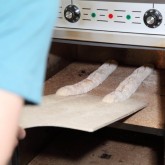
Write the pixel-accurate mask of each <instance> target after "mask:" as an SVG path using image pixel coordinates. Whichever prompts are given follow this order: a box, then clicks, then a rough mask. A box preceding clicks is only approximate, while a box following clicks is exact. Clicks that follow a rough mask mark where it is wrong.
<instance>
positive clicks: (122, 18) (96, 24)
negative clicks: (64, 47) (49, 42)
mask: <svg viewBox="0 0 165 165" xmlns="http://www.w3.org/2000/svg"><path fill="white" fill-rule="evenodd" d="M128 1H129V2H127V1H123V0H122V2H119V1H117V2H116V1H108V0H105V1H104V0H61V1H60V6H59V16H58V21H57V23H56V28H57V29H59V30H60V29H65V31H72V35H74V33H73V31H75V32H76V33H75V34H76V35H75V39H79V40H81V39H82V40H83V36H82V35H81V34H80V33H81V32H82V33H84V34H85V32H92V33H93V34H99V33H104V34H105V33H107V34H111V33H112V34H114V33H118V35H119V33H120V34H121V37H122V36H123V35H125V34H129V35H130V36H132V35H138V34H139V35H152V36H154V35H155V36H160V37H164V35H165V3H160V2H159V3H158V2H156V3H153V2H146V0H145V2H138V1H137V2H130V0H128ZM77 32H79V33H77ZM64 33H65V34H66V32H64ZM66 35H67V34H66ZM77 35H78V36H79V38H78V37H76V36H77ZM89 35H90V34H89ZM81 37H82V38H81ZM91 37H93V38H94V35H92V36H91ZM100 37H101V35H100ZM111 37H112V36H111ZM113 37H114V36H113ZM58 38H60V36H59V35H58ZM63 38H65V37H64V36H63ZM66 38H67V39H68V36H66ZM71 38H72V37H71ZM86 38H88V39H89V41H91V40H92V38H89V36H88V37H86ZM119 38H120V37H119ZM119 38H118V39H119ZM72 39H74V37H73V38H72ZM94 40H96V39H94ZM97 40H98V41H100V40H99V39H97ZM105 42H107V40H106V41H105ZM108 42H111V41H108ZM121 44H122V43H121Z"/></svg>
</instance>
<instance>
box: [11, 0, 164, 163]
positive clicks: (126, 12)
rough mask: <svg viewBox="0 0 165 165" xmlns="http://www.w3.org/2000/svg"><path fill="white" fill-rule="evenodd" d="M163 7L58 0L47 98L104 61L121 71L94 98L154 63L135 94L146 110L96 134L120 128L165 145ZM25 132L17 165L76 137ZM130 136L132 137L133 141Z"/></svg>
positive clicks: (147, 1)
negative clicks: (113, 62)
mask: <svg viewBox="0 0 165 165" xmlns="http://www.w3.org/2000/svg"><path fill="white" fill-rule="evenodd" d="M164 8H165V2H164V1H163V0H157V1H151V0H138V1H135V0H60V6H59V15H58V18H57V22H56V25H55V27H54V32H53V36H52V48H51V53H52V54H53V55H51V57H50V60H51V61H54V64H53V62H50V65H51V67H50V68H51V69H50V68H48V70H49V69H50V70H51V71H50V72H52V74H51V75H49V76H48V77H47V78H48V79H47V81H46V82H45V89H44V94H45V95H50V94H54V93H55V92H56V91H57V89H59V88H60V87H62V86H65V85H68V84H74V83H76V82H79V81H81V80H83V79H84V78H86V77H87V76H88V75H89V74H90V73H91V72H92V71H94V70H96V69H97V68H98V67H99V66H100V63H103V62H104V61H105V60H107V59H114V60H116V61H117V62H118V63H119V68H118V69H117V71H116V72H115V73H114V74H113V75H112V76H110V77H109V78H108V79H107V80H106V82H105V83H103V84H102V85H101V86H100V87H98V88H97V89H94V90H93V91H91V92H90V94H91V95H93V96H94V97H95V96H100V97H102V96H104V95H106V94H107V93H108V91H113V89H115V88H116V87H117V85H118V84H119V83H120V82H121V81H122V80H124V78H126V77H128V76H129V75H130V74H131V73H132V71H133V70H135V69H136V68H137V67H139V66H141V65H144V64H148V63H149V64H152V65H154V66H155V71H154V72H153V74H152V75H151V76H150V77H149V78H148V79H147V80H145V81H144V83H143V84H142V86H141V87H140V88H139V89H138V91H137V93H136V94H135V98H136V97H137V98H139V97H141V98H142V99H143V100H146V101H147V102H148V106H147V107H146V108H144V109H143V110H142V111H139V112H137V113H135V114H133V115H131V116H129V117H128V118H124V119H123V120H120V121H118V122H115V123H113V124H111V125H109V126H107V127H106V128H105V129H103V130H101V131H100V132H97V133H96V136H99V135H98V134H101V135H102V134H104V136H109V133H110V132H113V131H114V132H116V130H117V131H119V132H117V134H118V133H120V134H121V133H122V136H124V134H127V133H128V132H129V133H133V135H131V138H132V137H133V136H135V137H136V136H137V134H138V135H139V134H140V136H141V135H143V134H144V135H145V136H146V135H147V136H148V137H149V139H150V138H151V139H152V138H154V139H155V140H156V141H160V140H162V139H163V141H164V123H165V120H164V117H165V113H164V108H165V107H164V102H165V98H164V92H165V88H164V87H165V78H164V74H165V71H164V68H165V52H164V48H165V10H164ZM52 70H53V71H52ZM48 73H49V71H48ZM27 131H28V134H29V135H28V138H27V139H26V140H25V141H23V142H21V143H20V145H19V147H18V148H17V150H16V152H15V154H14V158H13V163H12V164H13V165H16V164H17V165H18V164H20V165H23V164H26V163H27V162H29V161H31V160H32V159H33V158H34V156H35V155H36V154H38V152H39V150H41V148H42V147H43V146H45V144H48V142H50V140H53V139H52V137H53V138H56V135H59V136H58V137H60V138H61V136H62V137H63V138H64V136H67V133H68V134H72V133H73V135H72V136H74V135H75V134H76V136H74V138H75V137H77V133H75V132H72V131H70V130H69V131H68V130H62V131H61V130H60V129H59V128H57V129H55V130H52V128H44V129H43V128H39V129H38V130H35V129H34V130H33V129H32V130H31V129H30V130H27ZM41 134H43V135H41ZM135 134H136V135H135ZM80 136H81V133H80ZM83 136H85V137H86V136H88V135H84V134H83ZM94 136H95V134H94ZM41 137H42V138H41ZM58 137H57V139H58V140H60V138H58ZM78 137H79V135H78ZM131 138H130V139H129V138H128V139H129V140H130V141H131ZM38 139H40V140H38ZM64 139H65V138H64ZM68 143H69V142H68ZM56 144H57V145H58V142H56ZM162 145H163V143H162ZM162 148H163V147H162ZM31 150H33V152H30V151H31ZM163 150H164V148H163ZM46 155H47V154H46ZM61 155H63V154H61ZM67 158H68V157H67ZM48 159H49V156H48ZM50 159H51V156H50ZM41 161H42V159H41ZM20 162H21V163H20ZM48 162H49V161H48Z"/></svg>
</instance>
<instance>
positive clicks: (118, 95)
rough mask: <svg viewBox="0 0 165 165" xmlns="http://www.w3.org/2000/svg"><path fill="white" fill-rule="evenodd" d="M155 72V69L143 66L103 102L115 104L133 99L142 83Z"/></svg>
mask: <svg viewBox="0 0 165 165" xmlns="http://www.w3.org/2000/svg"><path fill="white" fill-rule="evenodd" d="M152 71H153V67H149V66H146V67H145V66H142V67H140V68H138V69H136V70H135V71H134V72H133V73H132V74H131V75H130V76H129V77H127V78H126V79H125V80H124V81H122V82H121V83H120V84H119V86H118V87H117V88H116V90H115V91H113V92H111V93H110V94H108V95H106V96H105V97H104V98H103V100H102V101H103V102H107V103H114V102H120V101H124V100H126V99H128V98H129V97H131V95H132V94H134V93H135V91H136V90H137V89H138V87H139V86H140V85H141V83H142V82H143V81H144V79H145V78H147V77H148V76H149V75H150V74H151V73H152Z"/></svg>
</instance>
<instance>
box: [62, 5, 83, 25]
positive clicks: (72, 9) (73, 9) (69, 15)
mask: <svg viewBox="0 0 165 165" xmlns="http://www.w3.org/2000/svg"><path fill="white" fill-rule="evenodd" d="M80 16H81V13H80V10H79V8H78V7H77V6H75V5H69V6H67V7H66V8H65V10H64V17H65V19H66V20H67V21H69V22H71V23H75V22H77V21H78V20H79V19H80Z"/></svg>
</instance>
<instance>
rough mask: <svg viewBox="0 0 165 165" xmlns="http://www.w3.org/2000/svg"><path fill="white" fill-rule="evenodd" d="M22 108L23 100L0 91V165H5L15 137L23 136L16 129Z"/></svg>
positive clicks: (20, 131) (10, 153)
mask: <svg viewBox="0 0 165 165" xmlns="http://www.w3.org/2000/svg"><path fill="white" fill-rule="evenodd" d="M22 107H23V99H22V98H21V97H20V96H17V95H15V94H13V93H10V92H7V91H3V90H0V123H1V124H0V165H6V164H7V162H8V160H9V158H10V157H11V155H12V152H13V149H14V147H15V145H16V140H17V137H18V136H19V137H20V138H22V137H23V136H24V135H23V134H24V132H22V130H21V129H20V128H19V127H18V121H19V116H20V111H21V109H22ZM18 129H20V130H18ZM18 131H19V135H18Z"/></svg>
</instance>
